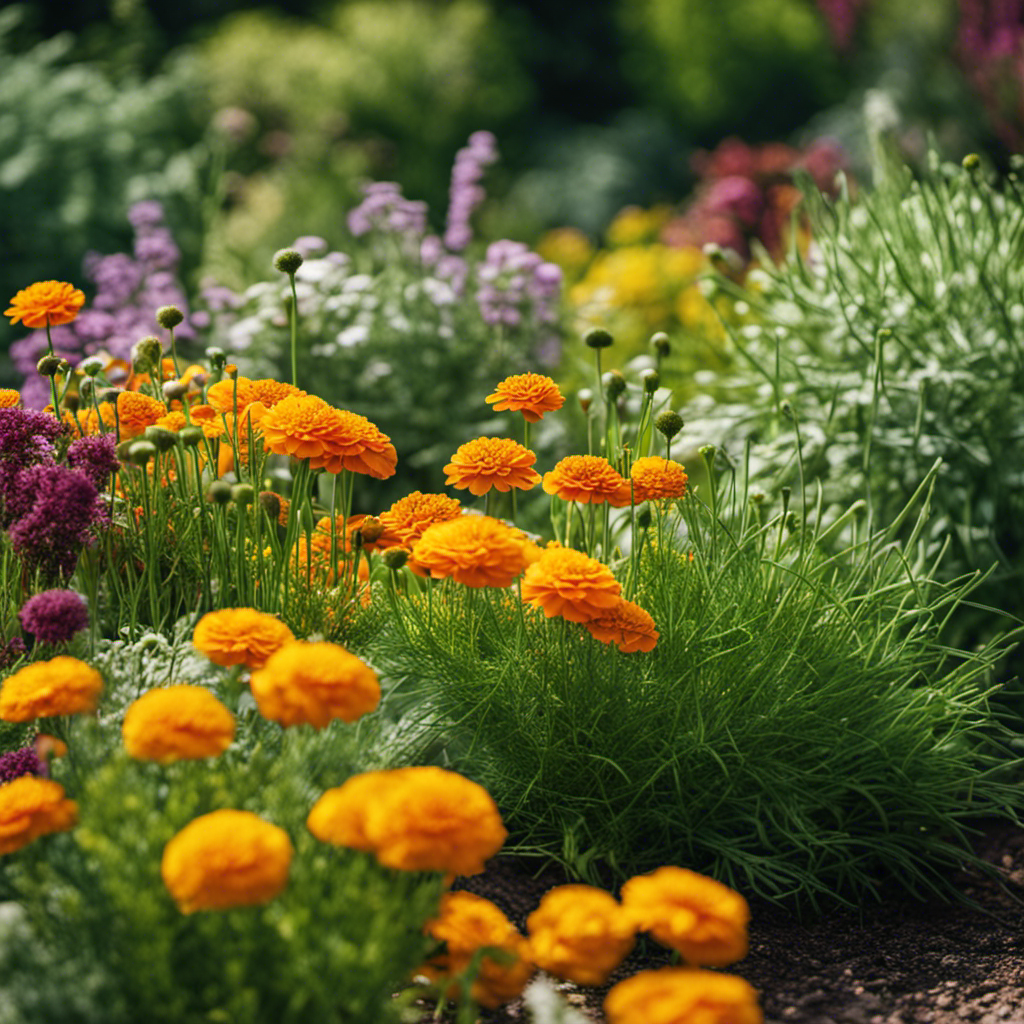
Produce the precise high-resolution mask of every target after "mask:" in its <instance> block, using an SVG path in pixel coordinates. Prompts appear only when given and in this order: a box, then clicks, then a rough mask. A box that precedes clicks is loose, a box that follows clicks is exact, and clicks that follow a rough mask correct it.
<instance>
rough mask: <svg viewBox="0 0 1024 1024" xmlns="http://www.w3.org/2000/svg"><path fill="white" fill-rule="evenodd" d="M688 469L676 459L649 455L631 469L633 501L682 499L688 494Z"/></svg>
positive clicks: (635, 463)
mask: <svg viewBox="0 0 1024 1024" xmlns="http://www.w3.org/2000/svg"><path fill="white" fill-rule="evenodd" d="M685 469H686V467H685V466H683V465H681V464H680V463H678V462H676V461H675V460H674V459H664V458H662V457H661V456H660V455H647V456H644V458H642V459H637V460H636V462H634V463H633V465H632V466H631V467H630V470H629V475H630V478H631V479H632V481H633V500H634V501H636V502H637V503H638V504H639V503H640V502H641V501H656V500H657V499H659V498H681V497H682V496H683V495H684V494H685V493H686V481H687V476H686V472H685Z"/></svg>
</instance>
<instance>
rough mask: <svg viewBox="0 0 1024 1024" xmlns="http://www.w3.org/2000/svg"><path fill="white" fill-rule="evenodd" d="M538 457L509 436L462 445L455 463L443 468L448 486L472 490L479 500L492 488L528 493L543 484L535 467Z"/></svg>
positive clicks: (478, 440) (454, 456)
mask: <svg viewBox="0 0 1024 1024" xmlns="http://www.w3.org/2000/svg"><path fill="white" fill-rule="evenodd" d="M536 461H537V456H536V455H534V454H533V452H531V451H530V450H529V449H528V448H524V447H523V446H522V445H521V444H519V442H518V441H513V440H511V439H510V438H507V437H478V438H476V439H475V440H473V441H467V442H466V443H465V444H463V445H459V448H458V450H457V451H456V452H455V454H454V455H453V456H452V461H451V462H449V463H448V465H447V466H445V467H444V471H445V473H447V474H448V479H447V480H445V483H446V484H448V485H450V486H453V487H458V488H460V489H461V490H469V492H470V493H471V494H475V495H476V496H477V497H478V498H479V497H480V495H481V494H486V493H487V492H488V491H489V490H490V489H491V488H492V487H496V488H497V489H498V490H499V491H502V492H505V491H510V490H512V488H513V487H516V488H518V489H519V490H523V491H528V490H529V489H530V488H531V487H534V486H536V485H537V484H539V483H540V474H539V473H538V472H537V471H536V470H535V469H533V468H532V466H533V464H534V463H535V462H536Z"/></svg>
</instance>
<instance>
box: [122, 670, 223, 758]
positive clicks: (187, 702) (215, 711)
mask: <svg viewBox="0 0 1024 1024" xmlns="http://www.w3.org/2000/svg"><path fill="white" fill-rule="evenodd" d="M121 735H122V736H123V737H124V746H125V750H127V751H128V753H129V754H130V755H131V756H132V757H134V758H137V759H138V760H141V761H160V762H162V763H163V764H169V763H170V762H172V761H180V760H192V759H197V758H202V757H218V756H219V755H220V754H223V753H224V751H225V750H227V749H228V747H230V746H231V741H232V740H233V739H234V737H235V717H234V715H232V714H231V712H230V711H228V709H227V708H226V707H225V706H224V705H223V704H221V702H220V701H219V700H217V698H216V697H214V695H213V694H212V693H210V691H209V690H206V689H204V688H203V687H202V686H187V685H184V684H182V685H178V686H166V687H163V688H162V689H159V690H150V691H149V692H148V693H144V694H143V695H142V696H141V697H139V699H138V700H136V701H135V702H134V703H133V704H131V705H130V706H129V708H128V710H127V712H125V716H124V723H123V725H122V726H121Z"/></svg>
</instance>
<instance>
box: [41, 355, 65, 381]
mask: <svg viewBox="0 0 1024 1024" xmlns="http://www.w3.org/2000/svg"><path fill="white" fill-rule="evenodd" d="M61 362H62V360H61V358H60V356H43V358H42V359H40V360H39V362H38V363H36V369H37V370H38V371H39V372H40V374H41V375H42V376H44V377H56V376H57V374H58V373H60V364H61Z"/></svg>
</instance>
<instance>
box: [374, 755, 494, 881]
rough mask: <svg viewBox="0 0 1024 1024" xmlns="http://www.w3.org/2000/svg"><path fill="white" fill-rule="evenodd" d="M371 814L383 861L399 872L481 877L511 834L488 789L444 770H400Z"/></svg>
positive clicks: (375, 841)
mask: <svg viewBox="0 0 1024 1024" xmlns="http://www.w3.org/2000/svg"><path fill="white" fill-rule="evenodd" d="M399 770H400V771H401V773H402V774H401V776H400V778H398V780H397V781H398V784H397V785H395V786H393V787H391V788H389V789H386V790H385V791H384V793H383V794H382V795H381V797H380V799H379V800H378V801H377V802H375V803H373V804H371V805H370V806H369V807H368V808H367V812H366V835H367V837H368V838H369V839H370V840H371V841H372V842H373V844H374V849H375V850H376V853H377V859H378V860H379V861H380V862H381V864H383V865H384V866H385V867H389V868H397V869H398V870H399V871H441V872H444V873H446V874H455V875H478V874H480V872H481V871H483V870H484V862H485V861H486V860H487V859H488V858H490V857H493V856H494V855H495V854H496V853H497V852H498V850H500V849H501V846H502V844H503V843H504V842H505V839H506V837H507V836H508V833H507V832H506V831H505V827H504V826H503V825H502V823H501V815H500V814H499V813H498V808H497V806H496V805H495V803H494V800H493V799H492V798H491V795H490V794H489V793H488V792H487V790H486V789H484V788H483V786H480V785H478V784H477V783H475V782H473V781H472V780H470V779H467V778H465V777H464V776H462V775H459V774H457V773H456V772H449V771H445V770H444V769H443V768H434V767H417V768H403V769H399Z"/></svg>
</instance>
